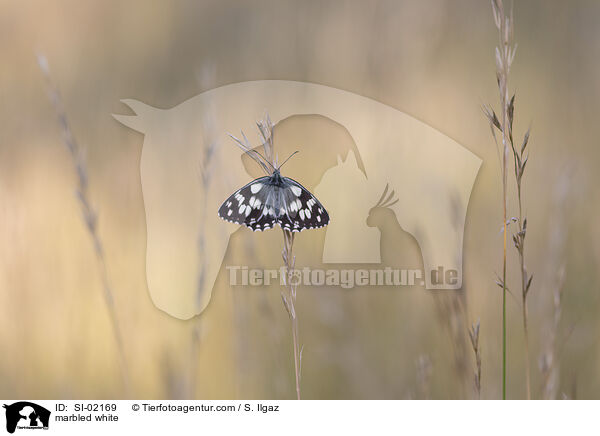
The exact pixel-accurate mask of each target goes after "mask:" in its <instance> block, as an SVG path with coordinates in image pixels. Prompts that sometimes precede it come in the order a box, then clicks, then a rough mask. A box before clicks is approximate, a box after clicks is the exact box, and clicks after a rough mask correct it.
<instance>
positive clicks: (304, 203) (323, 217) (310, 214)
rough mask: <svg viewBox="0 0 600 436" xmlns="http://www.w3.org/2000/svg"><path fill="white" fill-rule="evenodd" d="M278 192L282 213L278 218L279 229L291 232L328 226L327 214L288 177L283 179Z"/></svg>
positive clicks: (303, 189) (314, 199) (318, 202)
mask: <svg viewBox="0 0 600 436" xmlns="http://www.w3.org/2000/svg"><path fill="white" fill-rule="evenodd" d="M282 179H283V183H284V186H283V188H282V189H281V190H280V202H281V204H282V208H281V209H282V210H283V211H284V213H282V214H281V215H280V216H279V217H278V222H279V225H280V226H281V228H283V229H285V230H290V231H292V232H301V231H302V230H306V229H318V228H320V227H325V226H326V225H327V224H329V214H328V213H327V210H325V208H324V207H323V205H322V204H321V202H320V201H319V200H317V198H316V197H315V196H314V195H312V194H311V193H310V191H309V190H308V189H306V188H305V187H304V186H302V185H301V184H300V183H298V182H296V181H295V180H293V179H290V178H289V177H283V178H282Z"/></svg>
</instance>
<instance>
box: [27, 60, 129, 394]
mask: <svg viewBox="0 0 600 436" xmlns="http://www.w3.org/2000/svg"><path fill="white" fill-rule="evenodd" d="M37 61H38V65H39V67H40V69H41V71H42V74H43V75H44V78H45V80H46V85H47V87H48V92H49V96H50V101H51V103H52V106H53V107H54V110H55V111H56V115H57V116H58V122H59V124H60V128H61V130H62V133H63V143H64V145H65V147H66V149H67V151H68V152H69V155H70V156H71V160H72V162H73V167H74V169H75V175H76V177H77V179H76V183H77V191H76V193H77V199H78V200H79V205H80V207H81V212H82V214H83V220H84V223H85V225H86V228H87V231H88V234H89V235H90V238H91V239H92V243H93V245H94V253H95V255H96V261H97V265H98V270H99V272H100V277H101V280H102V290H103V293H102V295H103V297H104V302H105V303H106V308H107V310H108V314H109V317H110V322H111V325H112V328H113V332H114V335H115V341H116V343H117V354H118V356H119V368H120V372H121V378H122V380H123V385H124V387H125V391H126V392H129V391H130V381H129V371H128V365H127V359H126V356H125V347H124V345H123V337H122V334H121V328H120V324H119V319H118V316H117V312H116V308H115V301H114V296H113V291H112V288H111V285H110V280H109V277H108V271H107V268H106V258H105V255H104V248H103V245H102V241H101V239H100V237H99V235H98V216H97V214H96V212H95V211H94V209H93V207H92V205H91V202H90V200H89V195H88V170H87V166H86V163H85V160H84V158H83V152H82V150H81V148H80V147H79V144H78V143H77V141H76V140H75V137H74V136H73V133H72V131H71V127H70V125H69V121H68V119H67V114H66V111H65V109H64V106H63V104H62V100H61V98H60V94H59V92H58V87H57V86H56V85H55V84H54V83H53V82H52V78H51V76H50V68H49V65H48V61H47V59H46V57H45V56H42V55H38V56H37Z"/></svg>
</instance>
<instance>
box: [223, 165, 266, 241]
mask: <svg viewBox="0 0 600 436" xmlns="http://www.w3.org/2000/svg"><path fill="white" fill-rule="evenodd" d="M269 180H270V177H268V176H267V177H260V178H258V179H256V180H253V181H252V182H250V183H248V184H247V185H246V186H243V187H242V188H240V189H238V190H237V191H236V192H234V193H233V194H232V195H231V196H230V197H229V198H228V199H227V200H225V202H224V203H223V204H222V205H221V207H220V208H219V216H220V217H221V218H223V219H224V220H225V221H229V222H232V223H236V224H241V225H244V226H246V227H249V228H251V229H252V230H254V231H256V230H259V231H262V230H267V229H270V228H272V227H274V225H275V224H276V223H277V216H276V215H275V210H274V208H273V207H272V206H271V204H272V203H273V197H274V195H276V193H275V192H274V190H273V186H272V185H270V184H269Z"/></svg>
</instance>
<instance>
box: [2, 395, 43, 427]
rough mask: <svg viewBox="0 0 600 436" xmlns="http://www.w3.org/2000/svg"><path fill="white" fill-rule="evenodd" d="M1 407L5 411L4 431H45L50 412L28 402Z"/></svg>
mask: <svg viewBox="0 0 600 436" xmlns="http://www.w3.org/2000/svg"><path fill="white" fill-rule="evenodd" d="M3 407H4V408H5V409H6V431H7V432H9V433H14V432H15V430H16V429H17V428H19V429H21V428H23V429H47V428H48V425H49V422H50V411H49V410H48V409H46V408H44V407H42V406H40V405H38V404H35V403H31V402H29V401H18V402H16V403H13V404H10V405H7V404H4V405H3Z"/></svg>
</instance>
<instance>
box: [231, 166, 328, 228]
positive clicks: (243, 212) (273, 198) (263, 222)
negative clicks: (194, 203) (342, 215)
mask: <svg viewBox="0 0 600 436" xmlns="http://www.w3.org/2000/svg"><path fill="white" fill-rule="evenodd" d="M290 157H291V156H290ZM288 159H289V158H288ZM264 160H265V161H266V162H267V163H269V162H268V161H267V160H266V159H264ZM284 163H285V162H284ZM269 165H271V164H270V163H269ZM282 166H283V164H281V165H280V166H279V167H278V168H275V167H273V165H271V167H272V172H271V174H270V175H268V176H265V177H259V178H258V179H256V180H253V181H252V182H250V183H248V184H247V185H246V186H244V187H242V188H240V189H238V190H237V191H236V192H235V193H233V195H231V196H230V197H229V198H228V199H227V200H225V202H224V203H223V205H222V206H221V207H220V208H219V216H220V217H221V218H223V219H224V220H225V221H229V222H232V223H237V224H242V225H244V226H246V227H249V228H251V229H252V230H253V231H256V230H259V231H263V230H267V229H271V228H273V227H275V225H279V226H280V227H281V228H282V229H284V230H289V231H292V232H301V231H302V230H306V229H315V228H319V227H324V226H326V225H327V224H329V214H328V213H327V211H326V210H325V208H324V207H323V205H322V204H321V203H320V202H319V200H317V199H316V197H315V196H314V195H312V194H311V193H310V192H309V191H308V190H307V189H306V188H304V187H303V186H302V185H301V184H300V183H298V182H296V181H295V180H292V179H290V178H289V177H282V176H281V174H280V172H279V170H280V168H281V167H282Z"/></svg>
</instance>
